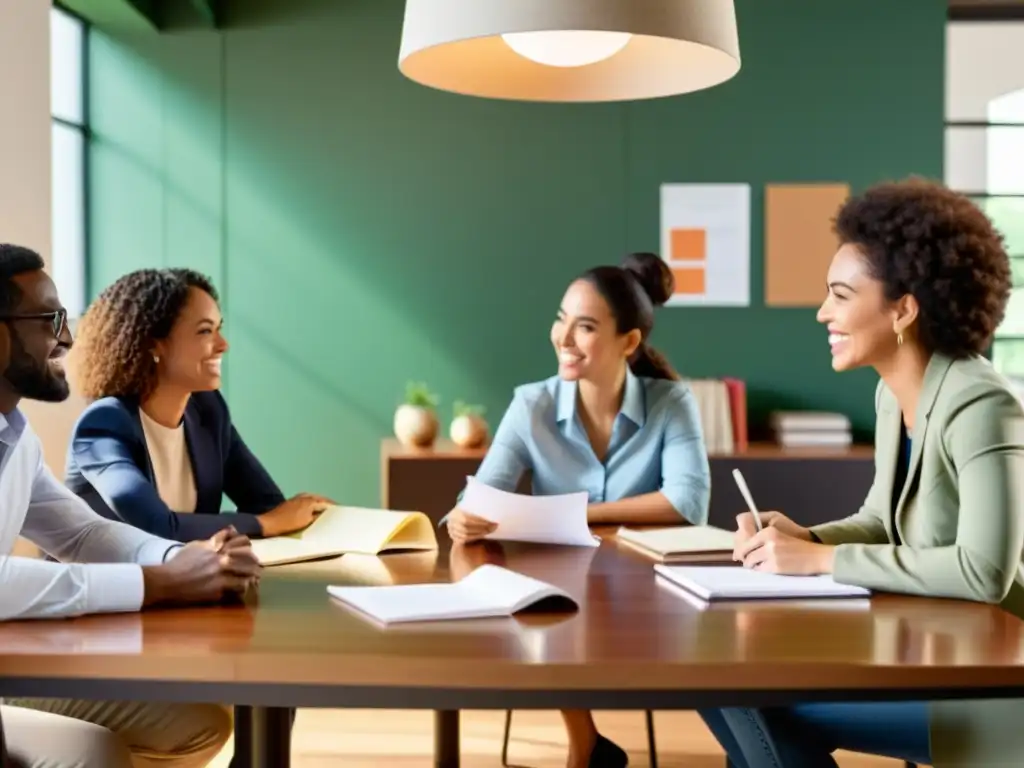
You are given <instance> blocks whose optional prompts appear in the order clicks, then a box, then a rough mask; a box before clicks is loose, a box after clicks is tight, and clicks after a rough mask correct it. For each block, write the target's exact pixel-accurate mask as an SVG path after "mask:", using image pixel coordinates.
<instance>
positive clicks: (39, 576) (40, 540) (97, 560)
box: [0, 410, 181, 621]
mask: <svg viewBox="0 0 1024 768" xmlns="http://www.w3.org/2000/svg"><path fill="white" fill-rule="evenodd" d="M19 535H21V536H23V537H24V538H26V539H28V540H29V541H31V542H33V543H34V544H35V545H36V546H38V547H39V548H40V549H42V550H43V551H44V552H46V553H47V554H49V555H51V556H52V557H54V558H55V559H57V560H59V561H61V562H56V563H55V562H48V561H45V560H40V559H36V558H29V557H13V556H11V552H12V551H13V550H14V544H15V541H16V540H17V538H18V536H19ZM180 546H181V545H180V544H179V543H178V542H175V541H168V540H167V539H161V538H159V537H157V536H152V535H150V534H148V533H145V532H143V531H140V530H139V529H137V528H133V527H132V526H130V525H127V524H125V523H120V522H115V521H113V520H107V519H106V518H103V517H100V516H99V515H97V514H96V513H95V512H94V511H93V510H92V508H91V507H90V506H89V505H88V504H86V503H85V502H84V501H82V500H81V499H80V498H78V496H76V495H75V494H73V493H72V492H71V491H69V490H68V489H67V488H65V487H64V486H63V485H62V484H61V483H60V482H58V480H57V479H56V478H55V477H54V476H53V473H52V472H51V471H50V470H49V468H48V467H47V466H46V464H45V463H44V461H43V452H42V446H41V445H40V444H39V438H38V437H36V434H35V432H33V431H32V427H31V426H30V425H29V423H28V422H27V421H26V419H25V417H24V416H23V415H22V414H21V412H20V411H18V410H14V411H12V412H11V413H9V414H7V415H6V417H5V416H4V415H3V414H0V621H3V620H8V619H30V618H57V617H64V616H79V615H82V614H87V613H114V612H129V611H137V610H139V609H140V608H141V607H142V601H143V582H142V567H141V566H143V565H159V564H160V563H162V562H164V561H165V560H166V559H167V557H168V556H169V555H170V554H171V551H172V550H176V548H177V547H180Z"/></svg>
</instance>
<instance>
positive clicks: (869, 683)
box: [0, 531, 1024, 768]
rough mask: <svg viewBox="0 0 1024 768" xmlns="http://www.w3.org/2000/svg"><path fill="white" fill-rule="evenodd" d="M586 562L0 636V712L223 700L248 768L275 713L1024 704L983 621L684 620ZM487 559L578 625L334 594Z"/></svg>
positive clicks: (264, 596) (367, 560) (795, 612)
mask: <svg viewBox="0 0 1024 768" xmlns="http://www.w3.org/2000/svg"><path fill="white" fill-rule="evenodd" d="M599 533H601V534H602V535H603V536H604V537H605V539H604V541H603V542H602V545H601V546H600V548H597V549H587V548H568V547H542V546H530V545H514V544H510V543H504V544H489V545H488V546H486V547H482V546H479V545H478V546H474V547H471V548H468V549H462V550H456V552H455V554H454V555H450V554H449V552H448V551H447V549H446V546H445V545H444V544H442V551H441V552H438V553H427V554H422V553H420V554H401V555H390V556H386V557H382V558H375V557H366V556H353V555H348V556H345V557H343V558H340V559H335V560H331V561H324V562H320V563H307V564H303V565H298V566H287V567H282V568H273V569H268V570H267V571H266V573H265V575H264V578H263V583H262V584H261V587H260V590H259V595H258V597H256V598H255V599H253V600H251V601H250V602H249V603H247V604H246V605H235V606H223V607H220V606H218V607H213V608H190V609H171V610H154V611H147V612H143V613H141V614H130V615H116V616H92V617H83V618H80V619H73V620H67V621H59V622H58V621H38V622H15V623H8V624H2V625H0V696H55V697H62V698H90V699H111V698H113V699H142V700H164V701H181V702H187V701H206V702H223V703H228V704H235V705H241V706H248V707H251V709H243V710H241V711H242V712H244V713H246V714H247V715H248V714H251V722H249V723H248V725H249V726H250V727H251V734H250V738H251V742H250V744H240V745H239V746H240V747H241V748H242V749H243V750H244V749H245V747H247V746H251V748H252V755H251V761H250V762H251V764H252V765H253V766H258V767H259V768H269V767H270V766H273V767H274V768H282V767H283V766H287V765H288V764H289V760H288V748H289V740H288V733H289V729H288V716H287V711H286V710H283V709H281V708H283V707H339V708H356V707H371V708H376V707H379V708H395V709H432V710H435V711H438V713H439V714H438V717H437V723H438V727H437V729H436V736H437V738H438V744H437V752H436V755H435V760H436V762H437V764H438V765H445V766H452V765H457V763H458V720H457V717H458V715H457V710H460V709H506V708H511V709H529V708H534V709H557V708H590V709H657V710H670V709H692V708H696V707H703V706H718V705H765V704H783V703H788V702H795V701H807V700H824V699H845V700H857V699H860V700H864V699H874V698H885V699H911V698H921V697H931V698H938V697H949V698H961V699H968V698H997V697H1003V696H1015V697H1024V624H1022V622H1020V621H1019V620H1017V619H1016V618H1015V617H1013V616H1012V615H1010V614H1007V613H1004V612H1002V611H1001V610H999V609H998V608H996V607H993V606H987V605H981V604H972V603H965V602H957V601H943V600H930V599H922V598H908V597H897V596H888V595H881V596H876V597H874V598H873V599H871V600H870V601H867V600H858V601H834V602H821V601H811V602H806V603H795V602H776V603H763V604H751V603H743V604H733V605H720V606H714V607H710V608H703V609H701V608H700V607H699V606H697V605H695V604H693V603H691V602H690V601H688V600H687V599H685V598H684V597H682V596H681V594H680V593H678V592H677V591H675V590H674V589H673V588H672V587H670V586H668V585H666V584H664V583H663V582H662V581H661V580H659V579H656V577H655V575H654V572H653V571H652V568H651V563H650V561H648V560H646V559H645V558H643V557H642V556H640V555H637V554H634V553H632V552H630V551H629V550H626V549H624V548H620V547H619V546H618V545H617V544H616V543H615V542H614V539H613V538H612V533H613V532H611V531H599ZM484 561H490V562H497V563H500V564H504V565H506V566H507V567H510V568H513V569H515V570H518V571H520V572H523V573H526V574H528V575H531V576H534V577H536V578H540V579H543V580H546V581H549V582H551V583H554V584H557V585H559V586H561V587H563V588H565V589H567V590H568V591H569V592H570V594H573V595H575V596H577V598H578V599H579V600H580V603H581V606H582V607H581V609H580V610H579V611H578V612H576V613H548V614H545V613H534V614H524V615H520V616H519V617H517V618H515V619H494V620H492V619H486V620H473V621H460V622H447V623H432V624H422V625H404V626H392V627H390V628H388V629H381V628H378V627H377V626H375V625H373V624H371V623H370V622H368V621H366V620H364V619H363V618H360V617H359V616H357V615H356V614H354V613H352V612H350V611H349V610H348V609H346V608H345V607H343V606H342V605H340V604H338V603H336V602H334V601H333V600H332V599H331V598H330V597H329V596H328V595H327V593H326V590H325V587H326V585H328V584H331V583H337V584H341V583H345V584H358V583H364V584H382V583H414V582H423V581H444V580H448V579H449V578H453V577H454V578H460V577H461V576H463V575H465V573H468V572H469V571H470V570H472V569H473V568H474V567H476V566H477V565H479V564H480V563H482V562H484Z"/></svg>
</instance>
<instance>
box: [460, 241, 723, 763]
mask: <svg viewBox="0 0 1024 768" xmlns="http://www.w3.org/2000/svg"><path fill="white" fill-rule="evenodd" d="M673 286H674V282H673V277H672V272H671V270H670V269H669V268H668V266H667V265H666V264H665V262H664V261H663V260H662V259H660V258H658V257H657V256H656V255H654V254H651V253H634V254H632V255H630V256H628V257H627V258H626V260H625V261H624V262H623V264H622V266H621V267H616V266H601V267H594V268H593V269H589V270H587V271H586V272H584V273H583V274H582V275H580V276H579V277H578V278H576V279H575V280H574V281H573V282H572V283H571V284H570V285H569V287H568V289H567V290H566V292H565V295H564V296H563V298H562V303H561V306H560V307H559V309H558V312H557V315H556V317H555V320H554V323H553V324H552V327H551V343H552V346H553V347H554V350H555V356H556V359H557V360H558V374H557V375H555V376H552V377H550V378H548V379H545V380H543V381H538V382H533V383H530V384H524V385H521V386H519V387H517V388H516V389H515V392H514V397H513V399H512V404H511V405H510V406H509V408H508V410H507V411H506V413H505V415H504V417H503V418H502V420H501V424H500V425H499V426H498V429H497V431H496V433H495V436H494V440H493V442H492V445H491V447H490V449H489V450H488V452H487V456H486V457H485V458H484V460H483V462H482V464H481V465H480V468H479V470H478V471H477V473H476V479H477V480H479V481H480V482H483V483H486V484H487V485H490V486H492V487H495V488H500V489H502V490H506V491H514V490H515V488H516V487H517V485H518V483H519V480H520V478H521V477H522V476H523V473H524V472H527V471H529V472H530V473H531V475H532V485H533V493H534V494H535V495H552V494H559V493H571V492H578V491H586V492H587V494H588V496H589V506H588V511H587V517H588V520H589V521H590V523H591V524H626V525H643V524H672V523H679V522H683V521H684V520H685V521H688V522H690V523H694V524H704V523H706V522H707V519H708V501H709V497H710V488H711V480H710V470H709V467H708V457H707V451H706V448H705V446H704V438H703V434H702V431H701V423H700V414H699V412H698V410H697V404H696V401H695V398H694V396H693V395H692V393H691V392H690V390H689V388H688V387H687V386H686V385H685V384H683V383H682V382H681V381H679V376H678V375H677V374H676V373H675V371H673V370H672V368H671V366H670V365H669V364H668V362H667V361H666V360H665V358H664V357H663V356H662V355H661V354H659V353H658V352H657V351H656V350H655V349H653V348H652V347H651V346H650V344H649V343H648V338H649V337H650V334H651V330H652V329H653V328H654V309H655V307H657V306H660V305H662V304H664V303H665V302H666V301H667V300H668V298H669V297H670V296H671V295H672V290H673ZM445 522H446V524H447V527H448V532H449V535H450V536H451V538H452V541H453V542H454V544H455V546H456V547H460V546H464V545H467V544H471V543H472V542H475V541H478V540H480V539H482V538H483V537H485V536H487V535H488V534H489V533H491V532H492V531H493V530H495V527H496V526H495V524H494V523H491V522H489V521H487V520H484V519H482V518H479V517H476V516H474V515H471V514H469V513H467V512H465V511H464V510H462V509H459V507H458V506H456V507H455V509H453V510H452V511H451V512H450V513H449V514H448V515H447V516H446V518H445ZM562 714H563V718H564V719H565V723H566V728H567V730H568V733H569V759H568V762H567V765H568V766H569V768H584V767H587V768H620V767H621V766H625V765H626V764H627V762H628V761H627V758H626V753H625V752H624V751H623V750H622V749H621V748H619V747H618V746H617V745H616V744H614V743H612V742H611V741H609V740H608V739H606V738H604V737H603V736H601V735H600V734H598V732H597V730H596V728H595V726H594V720H593V718H592V717H591V715H590V713H589V712H587V711H573V712H563V713H562Z"/></svg>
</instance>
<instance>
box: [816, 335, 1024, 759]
mask: <svg viewBox="0 0 1024 768" xmlns="http://www.w3.org/2000/svg"><path fill="white" fill-rule="evenodd" d="M875 408H876V411H877V419H876V425H875V479H874V482H873V483H872V485H871V489H870V490H869V491H868V495H867V498H866V499H865V501H864V505H863V506H862V507H861V509H860V511H858V512H857V513H856V514H854V515H852V516H850V517H848V518H846V519H844V520H838V521H836V522H832V523H826V524H824V525H820V526H816V527H814V528H812V530H813V532H814V533H815V534H816V535H817V536H818V538H819V539H821V541H823V542H825V543H826V544H835V545H837V546H836V550H835V564H834V569H833V574H834V578H835V579H836V580H837V581H841V582H844V583H847V584H856V585H859V586H863V587H868V588H870V589H875V590H879V591H887V592H900V593H904V594H912V595H926V596H931V597H945V598H957V599H961V600H975V601H978V602H985V603H998V604H1000V605H1001V606H1002V607H1003V609H1004V610H1007V611H1009V612H1010V613H1013V614H1015V615H1016V616H1018V617H1020V618H1022V619H1024V566H1022V550H1024V421H1022V420H1024V408H1022V406H1021V403H1020V402H1019V401H1018V399H1017V398H1016V396H1015V395H1014V393H1013V391H1012V389H1011V388H1010V385H1009V383H1008V382H1007V381H1006V379H1004V378H1003V377H1002V376H1000V375H999V374H998V373H996V372H995V370H994V369H993V368H992V367H991V365H990V364H989V362H988V361H987V360H985V359H984V358H977V357H976V358H970V359H967V360H955V361H954V360H951V359H949V358H947V357H943V356H941V355H935V356H933V357H932V359H931V361H930V362H929V364H928V368H927V370H926V372H925V378H924V388H923V390H922V392H921V399H920V401H919V402H918V405H917V412H916V413H915V415H914V427H913V430H912V432H911V438H912V448H911V455H910V464H909V468H908V471H907V480H906V483H905V484H904V486H903V489H902V492H901V493H900V496H899V501H898V502H897V506H896V512H895V515H893V514H891V510H892V494H893V483H894V482H895V474H896V459H897V454H898V451H899V447H900V446H899V443H900V423H901V419H902V417H901V415H900V409H899V406H898V405H897V403H896V398H895V396H894V395H893V394H892V392H891V391H890V390H889V389H888V388H887V387H886V386H885V385H884V384H882V383H879V386H878V390H877V392H876V394H875ZM894 527H895V531H896V532H897V533H898V534H899V539H900V542H901V543H900V545H895V544H894V535H893V531H894ZM929 720H930V728H929V730H930V735H931V750H932V760H933V764H934V765H935V766H936V767H937V768H938V767H939V766H942V767H945V766H993V765H1024V700H1020V699H1003V700H993V701H946V702H932V703H931V705H930V718H929Z"/></svg>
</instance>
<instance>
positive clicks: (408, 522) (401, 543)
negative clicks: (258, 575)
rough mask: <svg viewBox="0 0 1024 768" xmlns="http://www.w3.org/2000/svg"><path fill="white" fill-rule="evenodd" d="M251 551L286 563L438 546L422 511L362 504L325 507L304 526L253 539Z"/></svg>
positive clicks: (271, 561) (266, 559)
mask: <svg viewBox="0 0 1024 768" xmlns="http://www.w3.org/2000/svg"><path fill="white" fill-rule="evenodd" d="M252 548H253V551H254V552H255V553H256V557H258V558H259V560H260V562H261V563H263V565H265V566H267V565H285V564H287V563H300V562H303V561H304V560H315V559H317V558H322V557H338V556H339V555H345V554H349V553H359V554H364V555H379V554H381V553H382V552H393V551H403V550H417V549H419V550H423V549H437V535H436V534H435V533H434V526H433V525H431V524H430V519H429V518H428V517H427V516H426V515H424V514H423V513H422V512H395V511H392V510H390V509H367V508H365V507H341V506H338V507H328V508H327V509H325V510H324V511H323V513H321V515H320V516H319V517H317V519H316V520H314V521H313V523H312V525H310V526H309V527H308V528H306V529H305V530H302V531H299V532H298V533H292V534H288V535H287V536H274V537H271V538H269V539H256V540H254V541H253V543H252Z"/></svg>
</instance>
